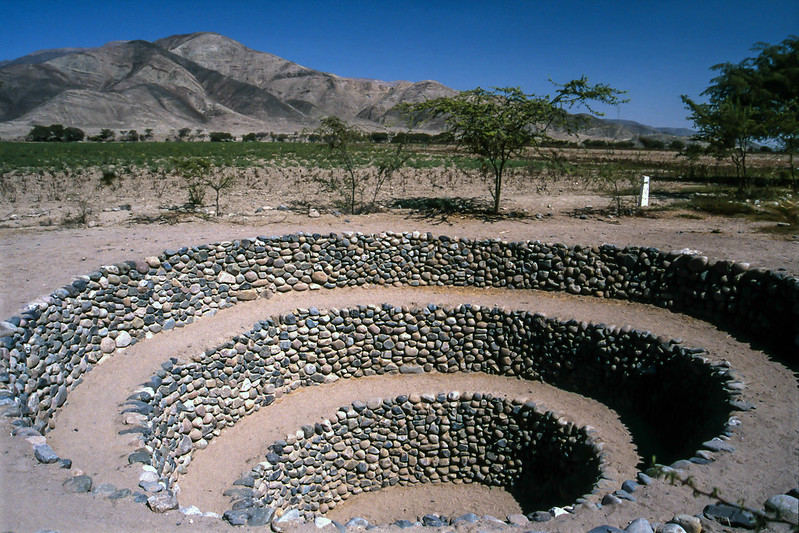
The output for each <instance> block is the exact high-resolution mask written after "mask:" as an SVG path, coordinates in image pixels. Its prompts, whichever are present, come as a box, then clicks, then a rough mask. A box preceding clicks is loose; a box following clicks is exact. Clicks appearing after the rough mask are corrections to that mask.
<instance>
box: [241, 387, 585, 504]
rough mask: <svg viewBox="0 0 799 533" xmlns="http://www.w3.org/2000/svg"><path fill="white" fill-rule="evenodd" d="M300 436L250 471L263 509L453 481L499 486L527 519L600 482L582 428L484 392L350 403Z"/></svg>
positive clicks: (280, 445)
mask: <svg viewBox="0 0 799 533" xmlns="http://www.w3.org/2000/svg"><path fill="white" fill-rule="evenodd" d="M304 429H305V430H306V431H305V433H303V437H301V438H297V437H295V436H294V435H292V436H290V437H289V438H288V439H286V441H281V442H278V443H275V444H274V445H273V446H271V448H270V449H271V452H270V454H269V455H268V456H267V462H266V463H261V464H260V465H259V466H257V467H256V468H255V469H253V471H252V475H253V478H254V479H255V486H256V487H257V486H259V482H260V481H261V480H264V481H268V482H271V483H267V486H268V488H267V490H266V491H265V493H264V494H263V496H262V497H261V498H260V501H261V503H263V504H264V505H269V506H275V507H287V506H292V507H297V508H300V509H302V510H309V511H319V510H320V509H321V510H322V512H324V511H325V510H327V509H330V508H332V507H335V505H336V503H337V502H339V501H342V500H343V499H346V497H347V495H348V494H351V493H353V492H354V491H357V492H360V491H373V490H379V489H381V488H384V487H390V486H392V485H395V484H404V485H407V484H414V483H439V482H453V481H455V480H458V481H461V482H466V483H481V484H485V485H492V486H501V487H505V488H506V489H508V490H509V491H510V492H511V493H512V494H513V495H514V496H515V497H516V498H517V499H518V501H519V503H520V505H521V506H522V508H523V509H524V511H525V512H526V513H527V512H532V511H535V510H541V509H549V508H550V507H552V506H556V505H558V506H563V505H568V504H571V503H573V502H574V501H575V500H576V499H577V498H579V497H580V496H581V495H584V494H586V493H589V492H591V490H592V489H593V487H594V484H595V483H596V482H597V481H598V479H599V477H600V475H601V468H600V467H601V460H600V458H599V455H598V454H599V452H598V450H597V449H596V448H595V447H594V445H593V440H592V438H591V437H590V436H589V435H587V434H586V432H585V430H584V429H583V428H580V427H577V426H574V425H572V424H570V423H567V422H566V421H564V420H558V419H557V418H556V416H555V415H553V414H552V413H551V412H549V411H543V410H541V409H540V408H538V407H536V406H535V405H534V404H533V403H526V402H524V401H522V400H519V401H511V400H508V399H504V398H496V397H493V396H491V395H490V394H482V393H463V394H459V393H450V394H449V395H447V394H444V393H441V394H438V395H422V396H411V397H407V396H400V397H397V398H391V399H384V400H380V401H372V402H368V403H366V404H364V403H362V402H355V403H354V404H353V405H351V406H348V407H346V408H342V409H341V410H339V413H338V419H337V420H335V421H333V422H331V423H327V424H317V425H316V426H315V427H313V430H311V428H310V427H307V426H306V427H305V428H304ZM323 506H324V507H323Z"/></svg>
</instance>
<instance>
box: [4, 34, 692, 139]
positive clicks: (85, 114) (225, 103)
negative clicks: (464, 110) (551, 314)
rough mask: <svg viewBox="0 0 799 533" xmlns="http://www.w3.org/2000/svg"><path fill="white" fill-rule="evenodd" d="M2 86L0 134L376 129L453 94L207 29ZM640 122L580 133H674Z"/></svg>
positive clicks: (14, 64)
mask: <svg viewBox="0 0 799 533" xmlns="http://www.w3.org/2000/svg"><path fill="white" fill-rule="evenodd" d="M0 84H1V85H0V137H2V138H4V139H9V138H22V137H24V136H25V135H26V134H27V133H28V132H29V131H30V129H31V128H32V127H33V126H34V125H37V124H41V125H48V124H55V123H59V124H64V125H66V126H75V127H78V128H81V129H83V130H84V131H86V132H87V133H89V134H93V133H96V132H97V131H99V130H100V129H102V128H108V129H112V130H130V129H136V130H138V131H143V130H146V129H152V130H153V131H154V132H155V133H156V138H157V137H158V136H159V134H160V135H161V136H165V135H167V134H169V132H174V131H176V130H178V129H181V128H190V129H192V130H201V131H206V132H207V131H229V132H232V133H234V134H242V133H248V132H261V131H270V132H281V133H287V132H295V131H300V130H302V129H304V128H311V127H315V126H316V125H317V124H318V123H319V120H320V119H321V118H323V117H325V116H328V115H336V116H339V117H341V118H342V119H344V120H346V121H348V122H350V123H353V124H357V125H358V126H360V127H362V128H364V129H367V130H376V129H383V128H385V127H391V126H397V125H401V124H402V121H401V117H400V116H399V114H398V113H397V112H396V111H395V110H394V108H395V107H396V106H397V104H400V103H406V102H409V103H414V102H419V101H423V100H426V99H432V98H437V97H439V96H451V95H454V94H456V91H455V90H454V89H451V88H449V87H446V86H444V85H442V84H440V83H438V82H436V81H432V80H427V81H420V82H408V81H393V82H386V81H380V80H371V79H363V78H345V77H341V76H337V75H335V74H330V73H326V72H321V71H318V70H314V69H311V68H307V67H304V66H302V65H298V64H297V63H293V62H291V61H288V60H286V59H283V58H280V57H278V56H275V55H273V54H270V53H267V52H260V51H257V50H253V49H251V48H248V47H246V46H244V45H243V44H241V43H239V42H238V41H235V40H233V39H230V38H227V37H224V36H222V35H219V34H215V33H208V32H201V33H191V34H185V35H173V36H171V37H166V38H163V39H158V40H156V41H153V42H148V41H143V40H135V41H114V42H110V43H107V44H105V45H103V46H100V47H97V48H62V49H51V50H41V51H38V52H34V53H32V54H29V55H27V56H24V57H21V58H17V59H14V60H6V61H2V62H0ZM435 126H436V125H435V124H432V125H428V127H431V128H435ZM637 126H640V127H632V126H631V124H621V123H618V124H612V125H611V124H610V122H609V121H601V120H600V121H595V122H592V125H591V129H590V130H589V131H586V132H585V133H586V135H585V136H589V137H600V138H607V139H610V140H629V139H632V138H636V137H637V136H638V135H641V134H642V131H644V130H646V132H647V133H646V134H648V135H650V134H654V135H659V134H667V135H674V133H670V132H659V131H656V130H655V129H653V128H649V127H647V126H643V125H637ZM642 128H644V130H642ZM678 135H679V134H678Z"/></svg>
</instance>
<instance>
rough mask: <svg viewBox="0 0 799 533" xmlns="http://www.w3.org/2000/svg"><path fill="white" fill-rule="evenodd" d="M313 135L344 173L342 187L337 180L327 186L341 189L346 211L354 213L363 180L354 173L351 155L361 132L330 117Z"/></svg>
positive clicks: (353, 159)
mask: <svg viewBox="0 0 799 533" xmlns="http://www.w3.org/2000/svg"><path fill="white" fill-rule="evenodd" d="M314 133H315V134H316V135H319V137H320V138H321V139H322V141H323V142H324V143H325V144H326V145H327V148H328V150H329V153H330V155H331V156H332V157H333V158H334V159H335V160H336V161H337V162H338V163H339V164H340V165H341V167H342V168H343V169H344V172H345V178H344V183H343V186H341V184H339V183H338V181H337V180H333V181H331V182H329V183H328V185H329V186H330V188H332V189H343V193H344V201H345V204H346V205H347V211H348V212H349V213H355V203H356V195H357V192H358V189H359V185H361V182H362V181H364V180H362V179H361V178H360V177H359V175H358V174H357V173H356V166H357V165H356V162H355V156H354V154H353V148H354V146H353V145H354V144H355V142H356V141H358V140H360V139H361V131H360V130H359V129H358V128H355V127H353V126H350V125H349V124H347V122H345V121H343V120H341V119H340V118H338V117H335V116H331V117H325V118H323V119H322V122H321V124H320V125H319V127H318V128H316V129H315V130H314ZM362 192H363V191H362Z"/></svg>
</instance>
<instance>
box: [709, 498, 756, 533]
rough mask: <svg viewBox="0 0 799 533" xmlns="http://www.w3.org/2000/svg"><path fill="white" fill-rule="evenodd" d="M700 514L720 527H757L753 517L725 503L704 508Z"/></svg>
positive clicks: (743, 510)
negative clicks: (720, 525)
mask: <svg viewBox="0 0 799 533" xmlns="http://www.w3.org/2000/svg"><path fill="white" fill-rule="evenodd" d="M702 513H703V514H704V515H705V517H706V518H709V519H711V520H715V521H716V522H718V523H719V524H722V525H730V526H734V527H743V528H746V529H754V528H755V526H757V521H756V520H755V516H754V515H753V514H752V513H750V512H749V511H747V510H745V509H741V508H740V507H736V506H734V505H727V504H725V503H717V504H711V505H707V506H705V508H704V510H703V511H702Z"/></svg>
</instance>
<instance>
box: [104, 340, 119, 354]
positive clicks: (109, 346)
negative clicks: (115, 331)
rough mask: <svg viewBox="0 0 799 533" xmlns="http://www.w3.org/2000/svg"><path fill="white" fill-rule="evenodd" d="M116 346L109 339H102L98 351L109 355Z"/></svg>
mask: <svg viewBox="0 0 799 533" xmlns="http://www.w3.org/2000/svg"><path fill="white" fill-rule="evenodd" d="M116 347H117V344H116V342H115V341H114V339H112V338H111V337H103V339H102V340H101V341H100V351H101V352H103V353H111V352H113V351H114V350H116Z"/></svg>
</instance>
